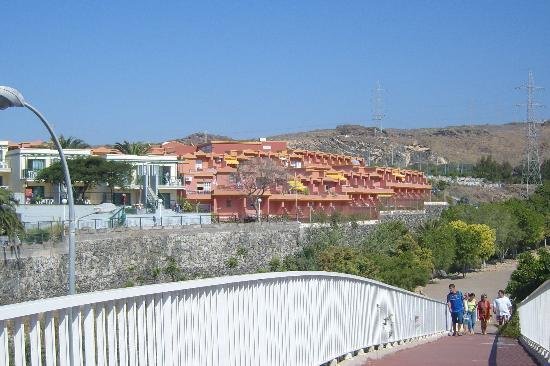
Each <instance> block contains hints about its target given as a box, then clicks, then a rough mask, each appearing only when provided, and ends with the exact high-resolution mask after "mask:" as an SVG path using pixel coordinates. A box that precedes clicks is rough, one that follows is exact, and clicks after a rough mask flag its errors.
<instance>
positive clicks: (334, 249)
mask: <svg viewBox="0 0 550 366" xmlns="http://www.w3.org/2000/svg"><path fill="white" fill-rule="evenodd" d="M317 262H318V264H319V268H320V269H321V270H323V271H328V272H340V273H347V274H352V275H357V276H363V277H368V278H376V276H377V273H378V268H377V266H376V265H375V263H373V262H372V260H370V259H369V258H368V257H367V256H366V255H365V254H363V253H362V252H361V251H360V250H359V249H356V248H351V247H348V246H330V247H328V248H325V249H324V250H323V251H322V252H320V253H319V254H318V258H317Z"/></svg>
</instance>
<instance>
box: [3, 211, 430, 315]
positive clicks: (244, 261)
mask: <svg viewBox="0 0 550 366" xmlns="http://www.w3.org/2000/svg"><path fill="white" fill-rule="evenodd" d="M437 212H438V211H437V210H430V209H427V210H425V211H415V212H393V213H387V214H386V213H384V214H382V215H381V219H380V220H381V221H387V220H402V221H404V222H405V223H406V224H407V225H408V226H410V227H413V226H416V225H418V224H420V223H422V222H423V221H425V220H427V219H429V218H432V217H434V215H435V216H437V215H438V213H437ZM376 224H377V221H367V222H362V223H357V225H355V224H349V225H347V226H346V228H345V230H344V236H345V237H346V238H349V241H350V243H351V242H354V241H357V239H358V238H361V237H362V236H364V235H366V234H367V233H368V232H369V231H371V230H372V229H373V228H374V227H375V225H376ZM312 225H314V224H300V223H294V222H287V223H262V224H258V223H249V224H222V225H207V226H203V227H200V226H183V227H178V228H170V229H168V228H160V229H149V230H136V229H120V230H113V231H105V232H97V233H89V234H86V233H82V234H80V235H79V236H78V237H77V251H76V278H77V292H89V291H98V290H105V289H110V288H118V287H124V286H132V285H135V284H145V283H154V282H165V281H173V280H184V279H190V278H197V277H212V276H223V275H233V274H242V273H252V272H257V271H258V270H268V269H269V264H270V261H272V260H273V259H274V258H283V257H285V256H286V255H289V254H292V253H295V252H297V251H298V250H300V249H301V247H302V246H303V245H304V244H305V243H307V238H308V230H311V227H312ZM44 252H45V253H47V254H44V255H37V256H34V257H25V256H23V258H21V259H20V260H19V261H17V260H10V259H8V260H7V261H4V263H3V265H0V290H1V291H0V305H3V304H9V303H15V302H22V301H28V300H35V299H40V298H45V297H53V296H61V295H64V294H66V293H67V285H66V279H67V255H66V254H64V251H60V250H57V251H54V250H52V251H48V250H45V251H44Z"/></svg>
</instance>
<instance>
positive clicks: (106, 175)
mask: <svg viewBox="0 0 550 366" xmlns="http://www.w3.org/2000/svg"><path fill="white" fill-rule="evenodd" d="M133 172H134V166H133V165H132V164H130V163H127V162H122V161H113V160H104V162H103V163H102V164H100V166H99V167H98V173H99V174H100V175H101V177H100V182H102V183H105V184H107V187H109V189H110V190H111V197H112V196H113V192H114V189H115V188H116V187H118V188H126V187H127V186H128V185H129V184H130V182H131V180H132V174H133Z"/></svg>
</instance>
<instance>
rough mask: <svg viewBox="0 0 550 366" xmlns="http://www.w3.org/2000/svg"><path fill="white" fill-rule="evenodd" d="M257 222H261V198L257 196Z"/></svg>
mask: <svg viewBox="0 0 550 366" xmlns="http://www.w3.org/2000/svg"><path fill="white" fill-rule="evenodd" d="M258 222H259V223H261V222H262V199H261V198H260V197H258Z"/></svg>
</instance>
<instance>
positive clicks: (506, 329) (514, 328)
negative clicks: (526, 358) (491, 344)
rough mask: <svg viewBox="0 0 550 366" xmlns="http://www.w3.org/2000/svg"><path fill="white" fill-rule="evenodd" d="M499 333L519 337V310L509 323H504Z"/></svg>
mask: <svg viewBox="0 0 550 366" xmlns="http://www.w3.org/2000/svg"><path fill="white" fill-rule="evenodd" d="M498 334H500V335H501V336H504V337H510V338H519V336H520V335H521V329H520V327H519V312H518V311H515V312H514V313H513V314H512V317H511V318H510V320H509V321H508V323H506V324H504V325H503V326H501V327H500V329H499V330H498Z"/></svg>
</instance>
